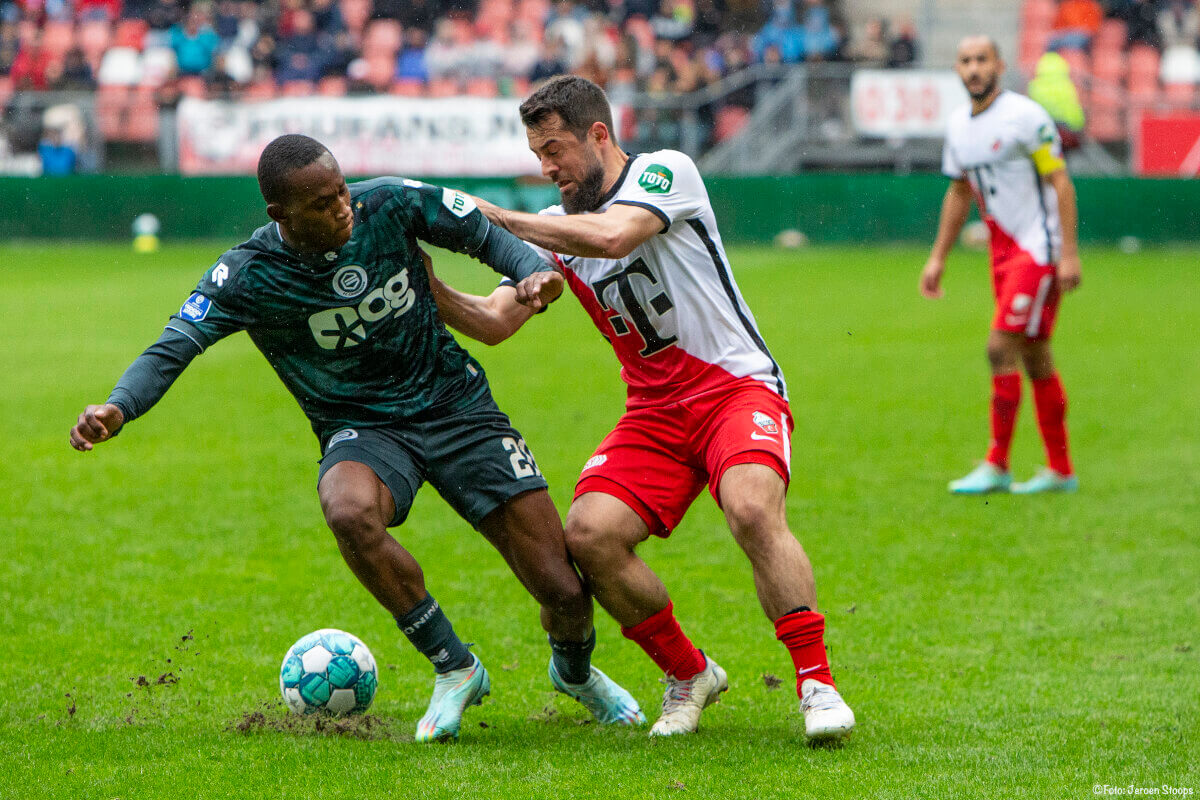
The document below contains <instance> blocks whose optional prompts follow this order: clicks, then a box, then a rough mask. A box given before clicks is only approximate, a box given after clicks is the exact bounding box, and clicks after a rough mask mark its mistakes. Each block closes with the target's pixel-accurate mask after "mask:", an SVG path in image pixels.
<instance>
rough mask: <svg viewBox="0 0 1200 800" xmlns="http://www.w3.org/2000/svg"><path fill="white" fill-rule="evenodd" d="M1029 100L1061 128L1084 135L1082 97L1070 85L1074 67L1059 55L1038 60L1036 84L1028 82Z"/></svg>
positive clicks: (1054, 54) (1049, 55)
mask: <svg viewBox="0 0 1200 800" xmlns="http://www.w3.org/2000/svg"><path fill="white" fill-rule="evenodd" d="M1029 97H1030V98H1031V99H1032V100H1033V101H1034V102H1036V103H1037V104H1038V105H1040V106H1041V107H1042V108H1044V109H1046V111H1047V113H1049V114H1050V118H1051V119H1053V120H1054V121H1055V122H1056V123H1058V124H1059V125H1064V126H1066V127H1067V128H1070V129H1071V130H1073V131H1082V130H1083V125H1084V116H1083V106H1081V105H1080V104H1079V93H1078V92H1077V91H1076V90H1075V84H1073V83H1071V67H1070V65H1069V64H1067V60H1066V59H1065V58H1063V57H1062V56H1060V55H1059V54H1058V53H1046V54H1045V55H1043V56H1042V57H1041V58H1039V59H1038V63H1037V69H1036V71H1035V73H1034V76H1033V80H1031V81H1030V82H1029Z"/></svg>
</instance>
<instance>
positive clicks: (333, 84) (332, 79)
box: [317, 75, 346, 97]
mask: <svg viewBox="0 0 1200 800" xmlns="http://www.w3.org/2000/svg"><path fill="white" fill-rule="evenodd" d="M317 93H318V94H320V95H323V96H325V97H342V96H343V95H345V94H346V79H345V78H343V77H342V76H341V75H326V76H325V77H324V78H321V80H320V82H319V83H318V84H317Z"/></svg>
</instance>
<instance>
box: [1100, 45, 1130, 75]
mask: <svg viewBox="0 0 1200 800" xmlns="http://www.w3.org/2000/svg"><path fill="white" fill-rule="evenodd" d="M1125 70H1126V64H1125V52H1124V50H1123V48H1122V47H1121V46H1120V45H1116V46H1114V45H1108V44H1100V43H1096V44H1094V45H1093V47H1092V74H1093V75H1095V76H1096V77H1097V78H1099V79H1101V80H1105V81H1110V82H1112V83H1121V82H1123V80H1124V78H1125Z"/></svg>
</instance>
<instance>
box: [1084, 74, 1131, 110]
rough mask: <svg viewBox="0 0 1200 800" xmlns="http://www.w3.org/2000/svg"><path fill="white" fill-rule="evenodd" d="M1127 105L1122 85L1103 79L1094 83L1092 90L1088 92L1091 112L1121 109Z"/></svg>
mask: <svg viewBox="0 0 1200 800" xmlns="http://www.w3.org/2000/svg"><path fill="white" fill-rule="evenodd" d="M1124 106H1125V93H1124V92H1123V91H1121V87H1119V86H1116V85H1114V84H1111V83H1105V82H1102V81H1094V82H1093V83H1092V91H1091V92H1090V93H1089V94H1088V111H1089V114H1093V113H1097V112H1100V113H1104V112H1112V111H1120V109H1121V108H1123V107H1124Z"/></svg>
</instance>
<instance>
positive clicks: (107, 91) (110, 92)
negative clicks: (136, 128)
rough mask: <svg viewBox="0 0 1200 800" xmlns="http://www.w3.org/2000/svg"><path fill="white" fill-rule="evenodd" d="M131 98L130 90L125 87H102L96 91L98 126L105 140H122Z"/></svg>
mask: <svg viewBox="0 0 1200 800" xmlns="http://www.w3.org/2000/svg"><path fill="white" fill-rule="evenodd" d="M129 97H130V95H129V90H128V89H127V88H126V87H124V86H103V85H102V86H100V88H98V89H97V90H96V124H97V126H98V127H99V128H100V135H101V136H102V137H103V138H104V139H106V140H112V139H119V138H120V135H121V126H122V124H123V116H124V115H125V113H126V110H127V108H128V106H129Z"/></svg>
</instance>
